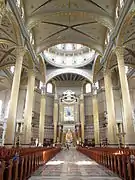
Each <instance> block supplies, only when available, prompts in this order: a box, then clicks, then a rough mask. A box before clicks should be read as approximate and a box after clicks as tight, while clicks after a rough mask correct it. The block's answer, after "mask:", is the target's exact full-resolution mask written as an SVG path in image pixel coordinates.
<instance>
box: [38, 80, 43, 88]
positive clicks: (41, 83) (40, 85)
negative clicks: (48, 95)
mask: <svg viewBox="0 0 135 180" xmlns="http://www.w3.org/2000/svg"><path fill="white" fill-rule="evenodd" d="M42 86H43V82H42V81H40V82H39V89H41V88H42Z"/></svg>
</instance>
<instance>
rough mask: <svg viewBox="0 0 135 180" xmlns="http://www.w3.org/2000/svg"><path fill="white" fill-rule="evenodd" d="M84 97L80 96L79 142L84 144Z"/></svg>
mask: <svg viewBox="0 0 135 180" xmlns="http://www.w3.org/2000/svg"><path fill="white" fill-rule="evenodd" d="M84 118H85V115H84V95H83V94H81V95H80V122H81V140H82V143H84Z"/></svg>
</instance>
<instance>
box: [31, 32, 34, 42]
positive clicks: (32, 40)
mask: <svg viewBox="0 0 135 180" xmlns="http://www.w3.org/2000/svg"><path fill="white" fill-rule="evenodd" d="M30 43H31V44H32V45H34V39H33V35H32V33H30Z"/></svg>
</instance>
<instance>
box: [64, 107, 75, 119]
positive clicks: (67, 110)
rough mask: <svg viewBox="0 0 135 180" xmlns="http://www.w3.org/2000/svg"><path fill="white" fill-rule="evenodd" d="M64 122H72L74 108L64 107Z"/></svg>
mask: <svg viewBox="0 0 135 180" xmlns="http://www.w3.org/2000/svg"><path fill="white" fill-rule="evenodd" d="M64 121H74V106H65V107H64Z"/></svg>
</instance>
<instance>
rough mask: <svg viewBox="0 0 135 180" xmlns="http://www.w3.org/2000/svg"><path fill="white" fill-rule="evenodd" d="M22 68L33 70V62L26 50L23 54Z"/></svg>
mask: <svg viewBox="0 0 135 180" xmlns="http://www.w3.org/2000/svg"><path fill="white" fill-rule="evenodd" d="M23 67H24V68H26V69H33V68H34V64H33V60H32V57H31V55H30V53H29V51H28V50H26V52H25V54H24V58H23Z"/></svg>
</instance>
